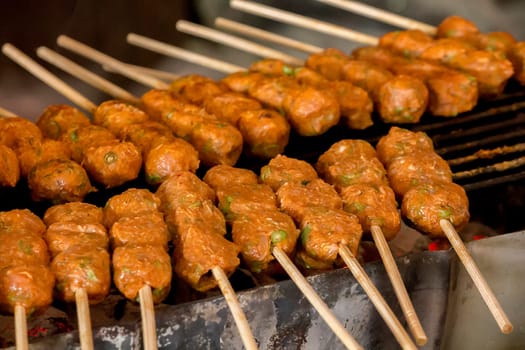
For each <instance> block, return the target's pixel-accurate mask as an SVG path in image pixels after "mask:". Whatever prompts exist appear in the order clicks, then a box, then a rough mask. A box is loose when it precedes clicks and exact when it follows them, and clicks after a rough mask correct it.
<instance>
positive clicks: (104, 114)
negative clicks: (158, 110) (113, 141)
mask: <svg viewBox="0 0 525 350" xmlns="http://www.w3.org/2000/svg"><path fill="white" fill-rule="evenodd" d="M148 120H149V117H148V115H147V114H146V113H144V111H142V110H140V109H138V108H137V107H135V106H133V105H131V104H129V103H126V102H123V101H118V100H109V101H105V102H102V103H101V104H100V105H98V107H97V109H96V110H95V112H94V113H93V124H95V125H100V126H102V127H104V128H106V129H108V130H109V131H111V132H112V133H113V134H115V135H117V136H119V137H122V135H123V134H122V132H123V130H124V128H125V127H126V126H128V125H132V124H136V123H142V122H145V121H148Z"/></svg>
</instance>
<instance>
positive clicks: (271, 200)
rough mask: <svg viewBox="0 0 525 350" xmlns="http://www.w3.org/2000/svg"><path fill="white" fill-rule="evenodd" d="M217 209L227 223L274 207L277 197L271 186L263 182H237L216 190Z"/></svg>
mask: <svg viewBox="0 0 525 350" xmlns="http://www.w3.org/2000/svg"><path fill="white" fill-rule="evenodd" d="M217 199H218V202H219V209H220V210H221V211H222V212H223V214H224V217H225V218H226V221H228V222H229V223H231V222H233V221H234V220H237V219H239V218H241V217H242V216H243V215H245V214H247V213H250V212H253V211H257V210H263V209H274V208H276V205H277V199H276V197H275V194H274V192H273V191H272V189H271V187H270V186H268V185H264V184H255V185H253V184H237V185H230V186H229V187H227V188H223V189H219V190H217Z"/></svg>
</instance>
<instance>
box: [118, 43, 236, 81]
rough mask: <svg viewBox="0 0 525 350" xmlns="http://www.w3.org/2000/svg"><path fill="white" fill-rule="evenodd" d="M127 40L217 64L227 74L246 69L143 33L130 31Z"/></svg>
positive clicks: (149, 47)
mask: <svg viewBox="0 0 525 350" xmlns="http://www.w3.org/2000/svg"><path fill="white" fill-rule="evenodd" d="M126 40H127V42H128V43H129V44H131V45H135V46H138V47H141V48H144V49H147V50H150V51H154V52H157V53H160V54H162V55H166V56H170V57H174V58H178V59H182V60H186V61H189V62H191V63H195V64H198V65H200V66H203V67H206V66H208V65H211V66H216V67H217V70H218V71H220V72H223V73H226V74H230V73H234V72H238V71H241V70H244V68H242V67H239V66H236V65H234V64H231V63H226V62H223V61H220V60H215V59H212V58H209V57H207V56H204V55H199V54H197V53H194V52H191V51H189V50H185V49H182V48H180V47H176V46H174V45H170V44H166V43H163V42H161V41H157V40H155V39H150V38H147V37H145V36H142V35H138V34H134V33H129V34H128V35H127V37H126Z"/></svg>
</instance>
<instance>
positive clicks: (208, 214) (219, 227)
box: [165, 199, 226, 236]
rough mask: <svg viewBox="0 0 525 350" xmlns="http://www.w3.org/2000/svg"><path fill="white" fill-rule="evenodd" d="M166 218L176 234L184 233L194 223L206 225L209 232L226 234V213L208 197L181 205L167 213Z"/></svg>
mask: <svg viewBox="0 0 525 350" xmlns="http://www.w3.org/2000/svg"><path fill="white" fill-rule="evenodd" d="M165 219H166V224H167V225H168V227H169V230H170V232H172V233H173V234H174V236H177V235H179V234H183V233H184V232H185V231H186V230H187V229H188V228H189V227H190V226H194V225H201V226H206V228H207V230H208V231H207V232H210V233H215V234H218V235H221V236H224V235H225V234H226V221H225V219H224V215H222V212H221V211H220V210H219V209H218V208H217V207H216V206H215V205H214V204H213V202H212V201H210V200H208V199H205V200H198V201H196V202H194V203H191V204H189V203H188V204H186V205H180V206H178V207H177V209H176V210H174V211H171V212H169V213H166V218H165Z"/></svg>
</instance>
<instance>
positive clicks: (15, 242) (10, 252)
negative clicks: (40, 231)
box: [0, 232, 49, 268]
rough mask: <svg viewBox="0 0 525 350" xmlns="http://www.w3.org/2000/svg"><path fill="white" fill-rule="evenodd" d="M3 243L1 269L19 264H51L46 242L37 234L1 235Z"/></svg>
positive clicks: (0, 257)
mask: <svg viewBox="0 0 525 350" xmlns="http://www.w3.org/2000/svg"><path fill="white" fill-rule="evenodd" d="M0 240H1V242H2V244H1V247H2V251H0V268H1V267H4V266H9V265H17V264H18V263H28V264H41V265H48V264H49V253H48V251H47V245H46V242H45V241H44V239H43V238H42V237H40V236H39V235H37V234H34V233H29V232H23V233H19V232H12V233H6V232H2V233H0Z"/></svg>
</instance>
